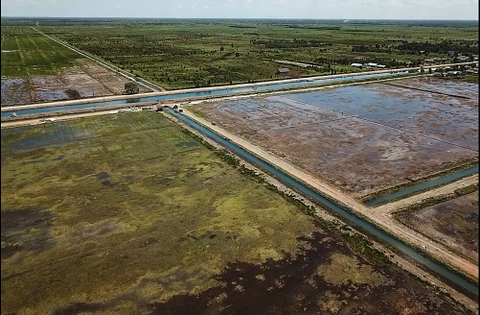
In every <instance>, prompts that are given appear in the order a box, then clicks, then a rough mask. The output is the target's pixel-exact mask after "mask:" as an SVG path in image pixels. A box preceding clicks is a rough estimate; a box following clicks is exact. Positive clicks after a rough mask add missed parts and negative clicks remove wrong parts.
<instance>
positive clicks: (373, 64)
mask: <svg viewBox="0 0 480 315" xmlns="http://www.w3.org/2000/svg"><path fill="white" fill-rule="evenodd" d="M377 66H378V63H376V62H369V63H367V67H375V68H376V67H377Z"/></svg>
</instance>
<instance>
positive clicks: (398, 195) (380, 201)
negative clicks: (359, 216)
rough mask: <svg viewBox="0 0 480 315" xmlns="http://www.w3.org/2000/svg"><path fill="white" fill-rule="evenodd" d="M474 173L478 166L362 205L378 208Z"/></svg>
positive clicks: (406, 188)
mask: <svg viewBox="0 0 480 315" xmlns="http://www.w3.org/2000/svg"><path fill="white" fill-rule="evenodd" d="M476 173H478V164H477V165H475V166H472V167H469V168H467V169H464V170H460V171H458V172H455V173H452V174H448V175H445V176H441V177H437V178H434V179H431V180H429V181H426V182H422V183H418V184H415V185H412V186H408V187H405V188H401V189H400V190H397V191H394V192H392V193H387V194H384V195H381V196H378V197H375V198H371V199H368V200H365V201H364V204H366V205H367V206H379V205H381V204H384V203H387V202H390V201H392V200H395V199H400V198H403V197H406V196H408V195H411V194H414V193H417V192H420V191H423V190H427V189H430V188H433V187H436V186H440V185H444V184H447V183H449V182H453V181H455V180H458V179H460V178H462V177H466V176H469V175H473V174H476Z"/></svg>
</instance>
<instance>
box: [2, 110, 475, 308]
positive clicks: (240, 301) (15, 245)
mask: <svg viewBox="0 0 480 315" xmlns="http://www.w3.org/2000/svg"><path fill="white" fill-rule="evenodd" d="M1 143H2V154H1V159H2V171H1V172H2V176H1V183H2V197H1V198H2V199H1V206H2V226H1V228H2V233H1V235H2V284H1V285H2V297H1V299H2V314H8V313H23V314H39V313H53V314H78V313H81V312H88V313H92V312H93V313H102V314H133V313H142V314H172V313H176V314H192V313H215V314H227V313H262V314H268V313H272V314H273V313H274V314H278V313H297V314H298V313H322V314H339V313H355V312H357V313H377V312H378V313H390V314H391V313H398V314H405V310H408V313H411V314H422V313H424V314H437V313H438V314H440V313H442V314H443V313H445V312H447V313H449V314H464V313H468V312H467V311H466V310H463V309H461V308H459V307H458V306H456V305H455V304H453V303H452V302H450V301H449V300H447V299H445V298H444V297H442V295H437V294H435V293H433V292H431V291H430V288H429V287H427V286H425V284H424V283H420V282H418V281H417V280H415V279H414V278H412V277H410V276H409V275H408V274H407V273H405V272H404V271H402V270H401V269H399V268H398V267H396V266H394V265H391V264H390V263H389V262H388V260H386V259H385V257H384V256H382V255H379V254H378V253H377V252H375V251H373V250H372V249H370V248H369V246H368V242H365V241H363V240H362V239H360V238H358V236H352V235H350V234H349V233H348V232H347V231H344V232H332V231H331V230H329V229H327V228H326V227H325V226H323V225H322V224H321V223H320V222H318V221H316V220H315V219H313V218H312V217H309V216H307V215H305V214H303V213H302V212H301V211H300V209H299V208H298V207H297V206H294V205H293V204H290V203H289V202H288V201H287V200H286V199H284V198H282V197H280V196H279V195H278V194H277V193H276V192H274V191H272V190H270V189H267V186H266V184H263V183H260V182H258V181H257V180H256V179H255V178H251V177H248V176H245V175H243V174H241V172H239V170H238V169H236V168H234V167H232V166H230V165H229V164H227V163H226V162H225V161H224V160H223V159H220V158H219V157H218V156H217V155H216V154H215V153H214V152H212V151H210V150H207V149H206V148H205V147H203V146H202V145H200V144H199V143H198V142H197V141H196V140H195V139H194V138H192V137H191V136H190V135H188V134H185V133H182V132H181V130H180V129H179V127H178V126H177V125H175V124H173V123H172V122H170V121H169V120H167V119H166V118H165V117H163V116H162V115H159V114H155V113H152V112H150V113H145V112H140V113H129V114H121V115H107V116H97V117H89V118H84V119H79V120H77V121H71V122H63V123H57V124H53V125H40V126H31V127H21V128H14V129H4V130H2V142H1ZM379 297H381V298H379Z"/></svg>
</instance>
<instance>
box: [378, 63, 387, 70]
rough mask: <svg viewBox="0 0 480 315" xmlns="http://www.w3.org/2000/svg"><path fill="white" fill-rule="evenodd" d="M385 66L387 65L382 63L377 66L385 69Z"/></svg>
mask: <svg viewBox="0 0 480 315" xmlns="http://www.w3.org/2000/svg"><path fill="white" fill-rule="evenodd" d="M385 67H386V65H381V64H378V65H377V68H380V69H384V68H385Z"/></svg>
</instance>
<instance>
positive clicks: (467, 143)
mask: <svg viewBox="0 0 480 315" xmlns="http://www.w3.org/2000/svg"><path fill="white" fill-rule="evenodd" d="M427 80H430V79H427ZM432 80H433V79H432ZM395 82H397V81H395ZM400 82H403V80H400ZM405 82H408V80H405ZM422 82H424V80H416V81H415V82H411V83H410V84H416V86H417V87H419V86H421V84H422ZM442 82H446V81H438V82H437V88H440V89H441V83H442ZM445 84H447V85H449V84H450V83H445ZM455 84H457V85H456V86H457V88H460V87H461V85H464V86H466V87H467V89H466V92H465V91H464V93H466V94H468V95H469V98H468V99H466V98H462V99H460V98H456V97H451V96H446V95H440V94H436V93H430V92H424V91H419V90H415V89H408V88H403V87H395V86H390V85H385V84H367V85H364V86H350V87H341V88H327V89H322V90H321V91H318V92H309V93H298V94H290V95H282V96H274V97H268V98H258V99H250V100H238V101H230V102H218V103H202V104H198V105H194V106H191V110H192V111H193V112H195V113H196V114H197V115H199V116H201V117H203V118H205V119H207V120H208V121H215V122H216V123H217V124H218V125H219V126H221V127H223V128H225V129H227V130H229V131H231V132H232V133H234V134H237V135H240V136H242V137H243V138H244V139H246V140H250V141H252V142H253V143H255V144H258V145H260V146H262V147H264V148H266V149H267V150H269V151H272V152H274V153H275V154H276V155H278V156H280V157H282V158H285V159H286V160H287V161H290V162H292V163H293V164H296V165H298V166H300V167H302V168H304V169H306V170H307V171H309V172H311V173H313V174H316V175H317V176H319V177H320V178H322V179H325V180H327V181H329V182H330V183H331V184H333V185H335V186H337V187H339V188H341V189H343V190H345V191H347V192H349V193H352V194H353V195H354V196H356V197H362V196H365V195H369V194H371V193H373V192H375V191H378V190H381V189H384V188H387V187H391V186H396V185H399V184H404V183H408V182H410V181H412V180H416V179H419V178H422V177H425V176H428V175H430V174H432V173H435V172H438V171H442V170H446V169H449V168H451V167H453V166H455V165H459V164H462V163H466V162H470V161H476V160H478V100H477V96H478V85H477V86H476V87H475V85H473V84H468V83H455ZM427 88H428V87H427Z"/></svg>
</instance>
